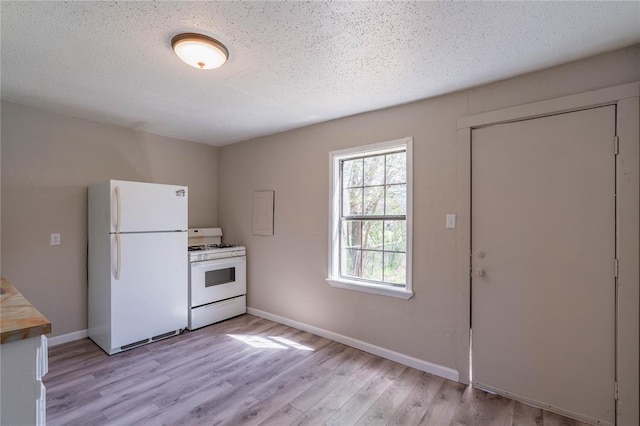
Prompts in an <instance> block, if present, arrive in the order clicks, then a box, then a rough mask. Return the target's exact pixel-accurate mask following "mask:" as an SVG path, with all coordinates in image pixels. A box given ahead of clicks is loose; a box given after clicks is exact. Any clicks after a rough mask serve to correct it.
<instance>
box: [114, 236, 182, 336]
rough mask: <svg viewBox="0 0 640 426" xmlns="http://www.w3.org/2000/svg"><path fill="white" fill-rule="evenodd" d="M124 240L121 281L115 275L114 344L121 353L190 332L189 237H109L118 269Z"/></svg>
mask: <svg viewBox="0 0 640 426" xmlns="http://www.w3.org/2000/svg"><path fill="white" fill-rule="evenodd" d="M118 238H119V239H120V250H121V252H120V254H121V262H120V278H119V279H118V280H116V278H115V276H116V274H115V270H114V273H113V275H112V278H111V279H112V285H111V288H112V295H111V321H112V325H111V342H112V343H111V345H112V348H119V347H121V346H124V345H128V344H130V343H134V342H138V341H140V340H143V339H148V338H151V337H155V336H158V335H161V334H164V333H167V332H170V331H172V330H178V329H181V328H186V327H187V321H188V311H189V309H188V300H187V299H188V294H189V290H188V279H189V276H188V269H187V268H188V259H187V257H188V256H187V233H186V232H163V233H142V234H121V235H118V236H115V235H114V236H112V237H111V245H112V256H113V259H114V260H113V263H114V268H115V264H116V263H117V261H116V258H117V245H118Z"/></svg>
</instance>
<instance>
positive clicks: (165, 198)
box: [111, 180, 188, 233]
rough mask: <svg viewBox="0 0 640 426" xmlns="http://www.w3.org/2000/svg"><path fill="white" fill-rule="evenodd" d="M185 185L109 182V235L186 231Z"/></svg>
mask: <svg viewBox="0 0 640 426" xmlns="http://www.w3.org/2000/svg"><path fill="white" fill-rule="evenodd" d="M187 202H188V191H187V187H186V186H179V185H162V184H158V183H142V182H128V181H121V180H120V181H119V180H112V181H111V232H112V233H113V232H154V231H175V230H186V229H188V224H187V221H188V217H187Z"/></svg>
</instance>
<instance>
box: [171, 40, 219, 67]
mask: <svg viewBox="0 0 640 426" xmlns="http://www.w3.org/2000/svg"><path fill="white" fill-rule="evenodd" d="M171 47H173V50H174V51H175V52H176V55H178V57H179V58H180V59H182V60H183V61H184V62H186V63H187V64H189V65H191V66H192V67H194V68H200V69H203V70H210V69H214V68H219V67H221V66H222V65H223V64H224V63H225V62H227V59H229V51H228V50H227V48H226V47H225V46H224V44H222V43H220V42H219V41H218V40H216V39H214V38H211V37H207V36H205V35H202V34H195V33H184V34H178V35H176V36H175V37H173V38H172V39H171Z"/></svg>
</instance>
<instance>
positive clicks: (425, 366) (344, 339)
mask: <svg viewBox="0 0 640 426" xmlns="http://www.w3.org/2000/svg"><path fill="white" fill-rule="evenodd" d="M247 313H249V314H251V315H255V316H257V317H261V318H264V319H268V320H270V321H274V322H277V323H280V324H284V325H288V326H289V327H293V328H297V329H298V330H302V331H306V332H308V333H312V334H315V335H318V336H321V337H325V338H327V339H331V340H334V341H336V342H338V343H342V344H343V345H347V346H351V347H353V348H356V349H360V350H361V351H365V352H368V353H371V354H374V355H378V356H380V357H382V358H386V359H390V360H391V361H395V362H397V363H400V364H403V365H406V366H409V367H413V368H415V369H418V370H420V371H425V372H427V373H430V374H434V375H436V376H440V377H444V378H445V379H449V380H454V381H456V382H457V381H459V378H460V374H459V373H458V371H457V370H453V369H451V368H448V367H443V366H442V365H438V364H433V363H431V362H427V361H423V360H421V359H418V358H414V357H411V356H409V355H405V354H401V353H399V352H395V351H392V350H389V349H385V348H382V347H380V346H376V345H372V344H371V343H367V342H363V341H362V340H357V339H353V338H351V337H348V336H344V335H342V334H338V333H334V332H332V331H329V330H325V329H324V328H319V327H315V326H313V325H309V324H305V323H302V322H298V321H294V320H291V319H289V318H284V317H281V316H279V315H274V314H270V313H269V312H264V311H261V310H258V309H254V308H249V307H247Z"/></svg>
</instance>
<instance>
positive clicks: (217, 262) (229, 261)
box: [191, 256, 246, 269]
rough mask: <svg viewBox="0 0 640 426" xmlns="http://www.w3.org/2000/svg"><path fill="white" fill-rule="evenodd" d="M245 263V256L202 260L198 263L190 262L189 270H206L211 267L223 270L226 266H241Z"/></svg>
mask: <svg viewBox="0 0 640 426" xmlns="http://www.w3.org/2000/svg"><path fill="white" fill-rule="evenodd" d="M245 261H246V257H245V256H236V257H228V258H226V259H214V260H204V261H199V262H192V263H191V268H196V269H208V268H210V267H212V266H215V267H216V268H224V267H227V266H238V265H242V264H244V263H245Z"/></svg>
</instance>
